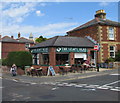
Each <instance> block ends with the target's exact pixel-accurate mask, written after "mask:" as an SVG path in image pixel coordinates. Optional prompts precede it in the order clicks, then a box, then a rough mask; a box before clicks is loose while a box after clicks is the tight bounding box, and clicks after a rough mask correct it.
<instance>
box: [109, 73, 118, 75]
mask: <svg viewBox="0 0 120 103" xmlns="http://www.w3.org/2000/svg"><path fill="white" fill-rule="evenodd" d="M110 75H120V74H119V73H116V74H110Z"/></svg>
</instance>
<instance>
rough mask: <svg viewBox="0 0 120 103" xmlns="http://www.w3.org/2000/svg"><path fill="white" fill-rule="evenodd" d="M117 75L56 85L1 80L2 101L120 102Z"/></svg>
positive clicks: (58, 82) (55, 83)
mask: <svg viewBox="0 0 120 103" xmlns="http://www.w3.org/2000/svg"><path fill="white" fill-rule="evenodd" d="M118 76H119V74H118V73H116V72H115V73H112V74H111V73H110V74H106V75H99V76H94V77H89V78H83V79H73V80H72V79H71V80H64V81H57V82H37V83H34V82H29V83H28V82H21V81H18V80H15V79H14V80H9V78H7V79H5V78H2V85H3V86H2V100H3V101H119V99H118V94H119V93H120V87H119V85H118V84H119V83H120V80H119V79H118Z"/></svg>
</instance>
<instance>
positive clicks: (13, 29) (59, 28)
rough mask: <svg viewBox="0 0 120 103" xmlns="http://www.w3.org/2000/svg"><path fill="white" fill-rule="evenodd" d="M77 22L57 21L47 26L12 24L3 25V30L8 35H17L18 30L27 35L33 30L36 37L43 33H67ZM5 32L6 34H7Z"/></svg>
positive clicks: (44, 34) (48, 35) (46, 35)
mask: <svg viewBox="0 0 120 103" xmlns="http://www.w3.org/2000/svg"><path fill="white" fill-rule="evenodd" d="M76 25H77V23H64V22H63V23H55V24H48V25H45V26H31V25H30V26H20V25H12V26H7V27H3V32H4V33H5V34H8V35H14V36H17V33H18V32H21V34H23V35H24V36H25V35H26V37H28V36H29V34H30V33H31V32H32V33H33V34H34V37H38V36H39V35H43V36H45V37H51V36H54V35H65V33H66V31H68V30H69V29H72V28H73V27H75V26H76ZM5 34H4V35H5Z"/></svg>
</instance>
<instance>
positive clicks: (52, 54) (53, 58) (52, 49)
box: [49, 47, 56, 66]
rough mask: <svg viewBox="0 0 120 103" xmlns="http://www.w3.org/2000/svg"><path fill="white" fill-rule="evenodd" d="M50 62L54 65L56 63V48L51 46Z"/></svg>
mask: <svg viewBox="0 0 120 103" xmlns="http://www.w3.org/2000/svg"><path fill="white" fill-rule="evenodd" d="M49 63H50V65H52V66H55V65H56V49H55V48H53V47H51V48H50V51H49Z"/></svg>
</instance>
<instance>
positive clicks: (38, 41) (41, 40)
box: [35, 36, 47, 43]
mask: <svg viewBox="0 0 120 103" xmlns="http://www.w3.org/2000/svg"><path fill="white" fill-rule="evenodd" d="M46 40H47V38H43V36H40V37H39V38H37V39H36V40H35V42H37V43H41V42H43V41H46Z"/></svg>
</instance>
